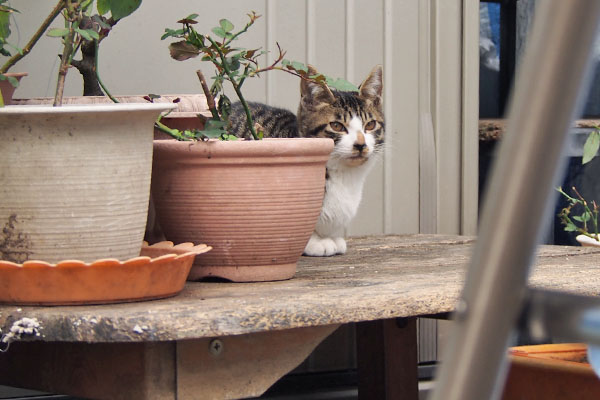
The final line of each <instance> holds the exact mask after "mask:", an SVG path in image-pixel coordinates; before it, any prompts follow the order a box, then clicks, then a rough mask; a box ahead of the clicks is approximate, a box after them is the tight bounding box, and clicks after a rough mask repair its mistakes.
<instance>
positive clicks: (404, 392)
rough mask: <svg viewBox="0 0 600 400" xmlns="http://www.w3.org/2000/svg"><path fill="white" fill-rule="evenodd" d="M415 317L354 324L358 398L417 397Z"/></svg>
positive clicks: (410, 399) (405, 399)
mask: <svg viewBox="0 0 600 400" xmlns="http://www.w3.org/2000/svg"><path fill="white" fill-rule="evenodd" d="M416 321H417V320H416V318H402V319H387V320H380V321H367V322H360V323H358V324H356V340H357V344H356V347H357V353H358V354H357V361H358V398H359V399H365V400H368V399H380V400H417V399H418V398H419V385H418V381H419V377H418V371H417V363H418V360H417V358H418V357H417V322H416Z"/></svg>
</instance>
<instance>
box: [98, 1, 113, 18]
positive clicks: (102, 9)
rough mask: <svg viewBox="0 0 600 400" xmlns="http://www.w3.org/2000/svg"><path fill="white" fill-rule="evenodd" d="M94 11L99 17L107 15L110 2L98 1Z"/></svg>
mask: <svg viewBox="0 0 600 400" xmlns="http://www.w3.org/2000/svg"><path fill="white" fill-rule="evenodd" d="M96 9H97V10H98V14H100V15H104V14H107V13H108V12H109V11H110V0H98V2H97V3H96Z"/></svg>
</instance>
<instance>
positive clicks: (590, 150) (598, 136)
mask: <svg viewBox="0 0 600 400" xmlns="http://www.w3.org/2000/svg"><path fill="white" fill-rule="evenodd" d="M599 148H600V132H599V131H598V130H594V131H592V132H591V133H590V134H589V136H588V138H587V140H586V141H585V144H584V145H583V158H582V160H581V163H582V164H586V163H588V162H590V161H591V160H592V158H594V157H595V156H596V153H598V149H599Z"/></svg>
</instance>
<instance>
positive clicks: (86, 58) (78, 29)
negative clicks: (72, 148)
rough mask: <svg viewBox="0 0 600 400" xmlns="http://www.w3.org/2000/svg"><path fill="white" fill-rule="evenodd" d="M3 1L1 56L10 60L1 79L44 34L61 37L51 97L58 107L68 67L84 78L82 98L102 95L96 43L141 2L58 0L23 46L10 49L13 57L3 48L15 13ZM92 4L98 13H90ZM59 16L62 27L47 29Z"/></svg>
mask: <svg viewBox="0 0 600 400" xmlns="http://www.w3.org/2000/svg"><path fill="white" fill-rule="evenodd" d="M5 1H6V0H0V40H1V42H0V45H2V47H1V48H0V54H3V55H6V56H10V58H9V59H8V60H7V61H6V62H5V63H4V65H3V66H2V67H1V68H0V74H1V75H0V79H2V78H1V76H3V74H4V73H5V72H7V71H8V70H9V69H10V68H11V67H13V66H14V65H15V64H16V63H17V62H18V61H19V60H21V59H22V58H23V57H25V56H26V55H27V54H29V52H31V50H32V48H33V47H34V46H35V44H36V43H37V42H38V40H39V39H40V37H41V36H42V35H43V34H44V33H45V32H46V34H47V35H48V36H51V37H57V38H61V40H62V42H63V50H62V53H61V54H60V55H59V57H60V66H59V69H58V79H57V84H56V92H55V98H54V105H55V106H58V105H61V104H62V97H63V92H64V83H65V78H66V75H67V72H68V71H69V69H70V67H71V66H75V67H76V68H77V69H78V70H79V71H80V72H81V74H82V76H83V78H84V95H92V94H95V95H98V94H103V93H102V91H101V90H99V89H96V88H95V86H97V85H102V83H101V81H100V79H99V76H98V63H97V60H98V57H97V53H98V44H99V42H100V41H102V40H103V39H104V38H105V37H106V36H107V35H108V33H109V32H110V30H111V29H112V27H113V26H114V25H115V24H116V23H117V22H118V21H120V20H121V19H122V18H124V17H126V16H128V15H130V14H131V13H133V12H134V11H135V10H136V9H137V8H138V7H139V6H140V4H141V1H142V0H59V1H58V2H57V3H56V5H55V6H54V8H53V9H52V11H51V12H50V14H49V15H48V16H47V17H46V19H45V20H44V21H43V22H42V24H41V25H40V27H39V28H38V29H37V30H36V32H35V33H34V34H33V36H32V37H31V39H30V40H29V41H28V42H27V44H26V45H25V47H23V48H22V49H18V48H16V47H15V46H10V47H12V48H14V49H16V50H17V52H16V53H15V54H11V53H10V52H8V51H7V50H6V46H9V45H8V43H7V42H6V38H7V37H8V35H10V26H9V24H8V21H9V16H10V15H9V14H10V13H11V12H14V11H16V10H14V9H11V8H10V7H7V6H5V5H4V4H3V3H4V2H5ZM94 4H95V5H96V10H97V14H93V9H94V7H93V6H94ZM58 15H62V16H63V19H64V27H63V28H52V29H49V30H47V29H48V27H49V26H50V24H51V23H52V22H53V21H54V20H55V19H56V17H57V16H58ZM2 50H4V52H2ZM79 50H81V53H82V59H81V60H75V59H74V56H75V55H76V54H77V52H78V51H79ZM85 88H88V92H89V88H92V89H93V90H92V91H93V93H86V90H85Z"/></svg>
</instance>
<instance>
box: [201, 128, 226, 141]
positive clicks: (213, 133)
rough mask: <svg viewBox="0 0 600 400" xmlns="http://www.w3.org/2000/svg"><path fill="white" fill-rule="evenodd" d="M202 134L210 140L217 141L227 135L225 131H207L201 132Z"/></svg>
mask: <svg viewBox="0 0 600 400" xmlns="http://www.w3.org/2000/svg"><path fill="white" fill-rule="evenodd" d="M200 133H201V134H202V135H203V136H204V137H207V138H209V139H216V138H219V137H221V135H223V134H225V133H227V131H226V130H224V129H205V130H202V131H200Z"/></svg>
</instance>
